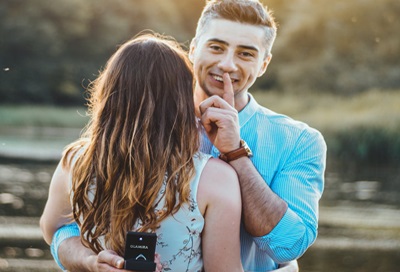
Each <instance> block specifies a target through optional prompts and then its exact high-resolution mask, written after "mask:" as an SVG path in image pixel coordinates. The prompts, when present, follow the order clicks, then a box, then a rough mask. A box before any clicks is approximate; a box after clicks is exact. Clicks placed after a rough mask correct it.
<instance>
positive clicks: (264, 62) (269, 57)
mask: <svg viewBox="0 0 400 272" xmlns="http://www.w3.org/2000/svg"><path fill="white" fill-rule="evenodd" d="M271 59H272V54H271V53H269V54H268V56H267V57H266V58H265V59H264V60H263V63H262V65H261V68H260V71H259V72H258V77H260V76H262V75H263V74H264V73H265V71H267V67H268V64H269V63H270V62H271Z"/></svg>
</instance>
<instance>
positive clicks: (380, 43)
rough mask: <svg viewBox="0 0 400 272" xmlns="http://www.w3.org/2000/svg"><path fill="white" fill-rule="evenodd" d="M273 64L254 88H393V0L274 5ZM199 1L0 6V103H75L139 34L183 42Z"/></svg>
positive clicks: (398, 24)
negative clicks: (119, 48) (119, 49)
mask: <svg viewBox="0 0 400 272" xmlns="http://www.w3.org/2000/svg"><path fill="white" fill-rule="evenodd" d="M263 2H264V3H265V4H267V5H268V6H269V7H270V8H272V9H273V10H274V15H275V17H276V18H277V21H278V22H279V25H280V26H279V31H278V38H277V41H276V44H275V46H274V48H273V56H274V57H273V61H272V63H271V64H270V66H269V68H268V71H267V75H266V76H264V77H263V78H260V79H259V80H258V81H257V83H256V85H255V86H254V89H259V90H266V89H278V90H285V91H286V92H298V91H319V92H321V91H325V92H332V93H336V94H353V93H358V92H362V91H365V90H368V89H371V88H380V89H399V87H400V62H399V59H400V52H399V51H400V37H399V35H398V30H399V29H400V16H399V15H400V2H399V1H398V0H382V1H379V3H377V1H373V0H354V1H346V0H337V1H334V2H329V3H327V2H326V1H323V0H297V1H289V0H280V1H279V0H271V1H263ZM203 5H204V1H199V0H162V1H155V0H114V1H107V0H86V1H80V0H32V1H24V0H2V1H1V2H0V103H2V104H4V103H8V104H10V103H11V104H27V103H36V104H52V105H82V104H83V103H84V90H85V86H87V85H88V83H89V82H90V80H93V79H94V78H95V77H96V75H97V74H98V71H99V70H100V69H101V67H102V66H103V65H104V64H105V62H106V60H107V59H108V58H109V57H110V55H111V54H112V53H113V52H114V51H115V49H116V48H117V46H118V44H121V43H122V42H124V41H126V40H128V39H129V38H131V37H132V36H134V35H136V34H137V33H139V32H140V31H142V30H144V29H153V30H155V31H157V32H160V33H163V34H166V35H171V36H174V37H175V38H176V39H177V40H178V41H180V42H182V43H184V44H186V45H188V42H189V41H190V39H191V38H192V37H193V35H194V33H195V27H196V23H197V19H198V18H199V15H200V12H201V9H202V7H203Z"/></svg>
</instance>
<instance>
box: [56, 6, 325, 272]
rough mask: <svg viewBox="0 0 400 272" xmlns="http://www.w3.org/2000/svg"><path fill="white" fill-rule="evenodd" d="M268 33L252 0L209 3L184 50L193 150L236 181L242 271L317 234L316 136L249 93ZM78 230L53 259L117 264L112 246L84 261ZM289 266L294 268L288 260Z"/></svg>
mask: <svg viewBox="0 0 400 272" xmlns="http://www.w3.org/2000/svg"><path fill="white" fill-rule="evenodd" d="M275 36H276V26H275V23H274V20H273V18H272V16H271V15H270V13H269V12H268V11H267V10H266V8H264V7H263V6H262V5H261V4H260V3H259V1H258V0H252V1H249V0H222V1H221V0H220V1H217V0H212V1H209V2H208V3H207V5H206V7H205V8H204V10H203V13H202V15H201V18H200V20H199V22H198V27H197V30H196V36H195V37H194V39H193V40H192V43H191V46H190V52H189V56H190V59H191V60H192V62H193V66H194V74H195V79H196V86H195V97H194V99H195V104H196V106H198V109H199V111H198V116H199V118H200V120H201V123H202V125H203V138H202V146H201V149H202V151H203V152H206V153H209V154H212V155H213V156H215V157H218V156H219V157H220V158H221V159H223V160H225V161H227V162H228V163H229V164H230V165H231V166H232V167H233V168H234V169H235V170H236V172H237V174H238V177H239V180H240V186H241V194H242V206H243V219H242V221H243V224H242V228H241V258H242V264H243V268H244V270H245V271H271V270H274V269H277V268H278V267H279V264H281V263H286V262H290V261H292V260H295V259H297V258H299V257H300V256H301V255H302V254H303V253H304V252H305V251H306V250H307V248H308V247H309V246H310V245H311V244H312V243H313V242H314V241H315V239H316V237H317V227H318V201H319V199H320V197H321V195H322V191H323V186H324V171H325V159H326V145H325V142H324V140H323V137H322V136H321V134H320V133H319V132H318V131H316V130H314V129H312V128H310V127H308V126H307V125H306V124H304V123H301V122H297V121H294V120H292V119H290V118H288V117H286V116H284V115H280V114H277V113H274V112H272V111H270V110H268V109H266V108H264V107H261V106H260V105H258V104H257V102H256V101H255V99H254V97H252V96H251V95H250V94H249V93H248V89H249V88H250V87H251V86H252V85H253V83H254V82H255V80H256V78H257V77H260V76H262V75H263V74H264V73H265V71H266V69H267V66H268V64H269V62H270V60H271V56H272V55H271V48H272V44H273V42H274V39H275ZM68 232H71V233H68ZM76 235H79V230H77V228H76V225H75V226H74V225H73V226H70V227H64V228H62V229H61V230H59V231H58V232H57V233H56V234H55V236H54V238H53V244H52V250H53V254H54V255H55V257H57V253H58V254H59V256H60V257H61V262H62V263H63V264H68V265H69V268H70V269H71V270H73V269H74V268H78V267H81V266H82V265H83V266H84V265H93V264H95V265H97V267H98V268H99V267H101V268H105V267H106V266H107V268H110V267H111V266H109V265H108V264H111V265H114V266H117V267H120V265H121V259H120V257H118V256H115V255H113V254H112V252H108V251H105V252H101V253H100V254H99V255H98V256H97V255H90V254H89V253H88V254H89V255H88V256H89V257H88V256H87V255H85V254H86V253H87V252H86V253H85V254H82V253H81V252H84V250H83V249H82V246H81V244H80V241H79V238H70V239H66V240H64V239H65V238H69V237H71V236H76ZM58 246H59V247H58ZM80 250H81V251H80ZM56 259H57V258H56ZM291 264H292V265H294V267H295V268H296V266H297V263H296V262H294V263H293V262H292V263H291ZM74 265H77V266H76V267H75V266H74ZM78 265H81V266H78ZM92 267H93V266H92ZM110 269H111V268H110ZM282 269H283V270H282V271H284V269H285V268H282ZM110 271H111V270H110Z"/></svg>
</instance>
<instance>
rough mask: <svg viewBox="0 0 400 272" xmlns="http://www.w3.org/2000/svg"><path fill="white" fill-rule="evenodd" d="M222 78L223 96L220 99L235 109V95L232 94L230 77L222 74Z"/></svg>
mask: <svg viewBox="0 0 400 272" xmlns="http://www.w3.org/2000/svg"><path fill="white" fill-rule="evenodd" d="M222 78H223V80H224V94H223V96H222V98H223V99H224V100H225V101H226V102H228V104H229V105H231V106H232V107H235V95H234V92H233V85H232V81H231V77H230V76H229V74H228V73H224V74H223V77H222Z"/></svg>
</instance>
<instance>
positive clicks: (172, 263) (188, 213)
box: [70, 152, 211, 272]
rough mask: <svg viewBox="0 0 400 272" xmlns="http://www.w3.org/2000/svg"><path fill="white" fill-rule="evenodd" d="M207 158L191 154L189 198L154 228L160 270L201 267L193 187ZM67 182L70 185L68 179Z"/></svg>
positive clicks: (198, 271)
mask: <svg viewBox="0 0 400 272" xmlns="http://www.w3.org/2000/svg"><path fill="white" fill-rule="evenodd" d="M77 153H80V152H77ZM77 155H78V154H77ZM210 158H211V155H207V154H204V153H201V152H199V153H197V154H196V155H195V156H194V167H195V174H194V176H193V177H192V180H191V181H190V195H189V202H188V203H185V204H183V205H182V206H181V208H180V209H179V210H178V211H177V212H176V213H175V214H173V215H169V216H168V217H166V218H165V219H164V220H163V221H161V223H160V227H159V228H158V229H157V230H156V234H157V245H156V252H157V253H158V254H160V257H161V264H162V266H163V271H179V272H181V271H182V272H183V271H187V272H201V271H203V258H202V251H201V233H202V231H203V228H204V217H203V216H202V214H201V212H200V210H199V208H198V205H197V189H198V185H199V181H200V176H201V173H202V171H203V169H204V166H205V165H206V163H207V162H208V160H209V159H210ZM73 164H74V163H73ZM165 181H166V179H164V183H163V185H162V187H161V190H160V192H159V197H158V199H157V200H156V203H157V202H158V204H157V206H156V207H155V210H156V213H157V210H161V209H162V208H163V207H164V202H165V201H164V197H163V193H164V191H165V185H166V183H165ZM70 185H71V186H70V188H72V179H70ZM93 189H94V188H93ZM92 196H93V195H92ZM139 225H140V222H137V223H136V224H135V226H134V228H133V229H137V227H138V226H139ZM100 242H101V243H102V246H103V248H106V246H105V243H104V239H100Z"/></svg>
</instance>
